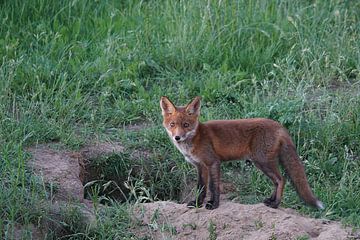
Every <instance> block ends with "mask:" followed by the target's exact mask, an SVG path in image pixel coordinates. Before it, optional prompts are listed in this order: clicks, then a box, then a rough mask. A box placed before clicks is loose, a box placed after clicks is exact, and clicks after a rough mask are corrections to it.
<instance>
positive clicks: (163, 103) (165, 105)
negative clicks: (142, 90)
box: [160, 96, 176, 116]
mask: <svg viewBox="0 0 360 240" xmlns="http://www.w3.org/2000/svg"><path fill="white" fill-rule="evenodd" d="M160 107H161V110H162V115H163V116H165V115H168V114H172V113H174V112H175V110H176V108H175V106H174V104H173V103H172V102H171V101H170V100H169V99H168V98H167V97H165V96H164V97H161V99H160Z"/></svg>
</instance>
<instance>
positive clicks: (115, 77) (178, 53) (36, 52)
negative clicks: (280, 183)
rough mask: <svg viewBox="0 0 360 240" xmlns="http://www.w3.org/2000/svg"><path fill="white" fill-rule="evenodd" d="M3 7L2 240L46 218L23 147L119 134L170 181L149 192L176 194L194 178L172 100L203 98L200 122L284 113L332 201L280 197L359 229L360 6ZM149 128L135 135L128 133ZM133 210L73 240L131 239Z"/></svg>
mask: <svg viewBox="0 0 360 240" xmlns="http://www.w3.org/2000/svg"><path fill="white" fill-rule="evenodd" d="M0 7H1V11H0V19H1V25H0V57H1V59H0V236H1V235H2V236H3V238H12V236H13V234H14V228H15V226H17V225H19V224H21V225H26V224H28V223H33V224H35V225H36V224H37V223H38V222H39V221H40V219H42V218H46V217H47V212H46V210H45V209H43V208H42V207H41V204H39V203H42V202H44V201H46V199H47V198H48V194H47V190H46V188H45V187H44V185H43V183H42V182H41V179H39V178H37V177H35V176H34V175H33V174H32V173H31V171H30V170H29V169H28V168H27V167H26V162H27V161H28V160H29V159H30V157H31V156H30V155H29V154H28V153H27V152H26V151H25V148H26V147H28V146H31V145H33V144H36V143H42V142H50V141H56V142H61V143H63V144H65V145H66V146H67V147H68V148H70V149H76V148H79V147H80V146H81V145H83V144H84V143H85V142H87V141H88V139H93V138H99V139H101V138H110V139H113V140H117V141H122V142H123V144H125V145H126V146H127V147H128V149H129V153H130V155H131V151H132V150H136V149H142V150H146V151H148V152H149V153H151V154H150V162H152V163H151V164H152V166H154V169H155V170H154V171H156V173H154V174H157V175H159V176H161V178H160V179H161V180H160V181H158V179H157V180H156V181H155V179H154V182H153V184H151V185H148V186H144V187H147V188H148V191H149V195H150V197H151V198H156V196H157V198H158V199H175V200H176V198H177V196H176V194H175V193H176V192H177V191H178V190H179V189H176V187H179V185H178V184H175V183H178V182H179V181H180V182H184V179H185V178H186V177H185V176H186V175H187V173H188V172H189V171H190V172H191V174H193V175H194V172H193V169H192V168H191V166H189V165H188V164H186V163H185V161H184V160H183V158H182V156H181V155H180V153H178V152H177V151H176V149H174V147H173V146H171V143H170V141H169V140H168V139H167V136H166V133H165V131H164V130H163V129H162V126H161V114H160V108H159V106H158V105H159V98H160V96H162V95H167V96H169V97H170V98H171V99H173V100H174V102H176V103H179V104H185V103H187V102H188V101H189V100H190V98H192V97H194V96H196V95H200V96H202V99H203V107H202V121H205V120H209V119H217V118H223V119H230V118H249V117H268V118H272V119H275V120H278V121H280V122H281V123H282V124H284V125H285V126H286V127H287V128H288V129H289V131H290V133H291V135H292V137H293V139H294V141H295V142H296V145H297V148H298V152H299V154H300V155H301V156H302V158H303V160H304V164H305V166H306V171H307V175H308V179H309V182H310V185H311V186H312V187H313V189H314V191H315V193H316V195H318V196H319V198H320V199H321V200H322V201H323V202H324V203H325V204H326V209H325V210H324V211H322V212H319V211H316V210H313V209H310V208H308V207H306V206H305V205H304V204H302V203H301V202H300V201H299V199H298V197H297V195H296V193H295V192H294V190H293V189H292V188H291V187H290V186H288V187H287V188H286V191H285V196H284V200H283V204H282V205H283V206H284V207H293V208H294V207H296V208H297V209H298V210H299V211H301V212H304V213H307V214H310V215H312V216H317V217H324V218H328V219H336V220H341V221H343V222H344V223H347V224H351V225H353V226H360V208H359V205H360V191H359V189H360V41H359V39H360V2H359V1H339V0H329V1H327V0H318V1H291V0H283V1H280V0H278V1H276V0H269V1H260V0H239V1H213V0H209V1H172V0H171V1H161V0H158V1H155V0H153V1H152V0H149V1H126V0H124V1H115V0H113V1H111V0H104V1H95V0H78V1H77V0H73V1H70V0H69V1H51V3H49V2H48V1H45V0H28V1H21V0H13V1H2V2H1V3H0ZM144 122H145V123H146V124H148V127H146V128H144V129H143V130H141V131H139V132H133V133H127V132H126V131H124V126H126V125H129V124H134V123H144ZM171 166H176V171H175V172H172V173H171V174H169V172H168V171H169V168H170V167H171ZM130 168H131V166H130ZM223 168H224V173H223V177H224V178H230V176H233V175H235V176H236V177H235V180H234V181H235V182H236V183H237V186H238V187H239V189H238V190H239V192H241V194H240V195H238V196H235V197H237V198H239V199H240V200H241V202H243V203H254V202H259V201H261V200H262V199H263V197H264V196H266V195H268V194H269V193H270V190H271V188H270V187H269V182H268V181H267V180H266V178H265V177H263V175H262V174H261V173H259V172H258V171H257V170H256V169H255V168H253V167H250V168H247V167H245V165H244V163H243V162H237V163H230V164H225V165H224V166H223ZM244 169H246V170H244ZM191 174H190V175H191ZM190 177H191V176H190ZM231 178H234V177H231ZM139 181H140V182H141V179H139ZM182 184H184V183H182ZM180 187H181V186H180ZM160 192H161V193H163V194H162V195H161V194H160ZM125 207H126V206H124V205H123V204H118V203H115V204H113V206H112V208H111V211H110V210H108V212H107V213H105V214H102V215H101V216H100V215H99V224H98V226H97V228H98V229H97V230H96V231H94V230H93V231H90V230H87V229H81V228H80V227H79V228H76V227H74V228H73V229H72V235H70V236H69V237H68V238H73V239H78V238H79V239H114V238H115V236H116V237H118V238H122V237H130V236H129V235H128V234H129V233H128V231H127V228H128V227H129V224H128V221H127V218H128V216H127V213H126V211H125V210H124V209H125ZM74 221H75V220H74V219H72V217H71V215H69V218H68V223H71V222H74ZM114 226H116V228H115V227H114Z"/></svg>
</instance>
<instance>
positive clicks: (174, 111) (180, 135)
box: [160, 97, 201, 143]
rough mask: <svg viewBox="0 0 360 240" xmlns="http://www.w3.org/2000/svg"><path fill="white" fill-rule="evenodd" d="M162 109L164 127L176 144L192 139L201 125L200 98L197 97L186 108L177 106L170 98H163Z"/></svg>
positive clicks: (161, 101)
mask: <svg viewBox="0 0 360 240" xmlns="http://www.w3.org/2000/svg"><path fill="white" fill-rule="evenodd" d="M160 107H161V110H162V115H163V118H164V121H163V125H164V127H165V129H166V131H167V133H168V134H169V136H170V138H171V139H172V140H173V141H174V142H177V143H179V142H182V141H185V140H188V139H190V138H192V137H193V136H194V135H195V133H196V129H197V127H198V124H199V115H200V107H201V105H200V97H195V98H194V99H193V100H192V101H191V102H190V103H189V104H187V105H186V106H175V105H174V104H173V103H172V102H171V101H170V99H169V98H167V97H161V99H160Z"/></svg>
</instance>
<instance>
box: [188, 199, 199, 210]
mask: <svg viewBox="0 0 360 240" xmlns="http://www.w3.org/2000/svg"><path fill="white" fill-rule="evenodd" d="M202 206H203V205H202V203H199V202H197V201H195V200H194V201H190V202H189V203H188V204H187V207H188V208H201V207H202Z"/></svg>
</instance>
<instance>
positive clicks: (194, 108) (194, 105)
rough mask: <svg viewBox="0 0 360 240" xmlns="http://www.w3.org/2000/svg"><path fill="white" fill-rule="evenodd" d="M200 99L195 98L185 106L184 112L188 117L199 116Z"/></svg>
mask: <svg viewBox="0 0 360 240" xmlns="http://www.w3.org/2000/svg"><path fill="white" fill-rule="evenodd" d="M200 107H201V103H200V97H195V98H194V100H192V101H191V102H190V103H189V104H188V105H187V106H186V112H187V114H188V115H200Z"/></svg>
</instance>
